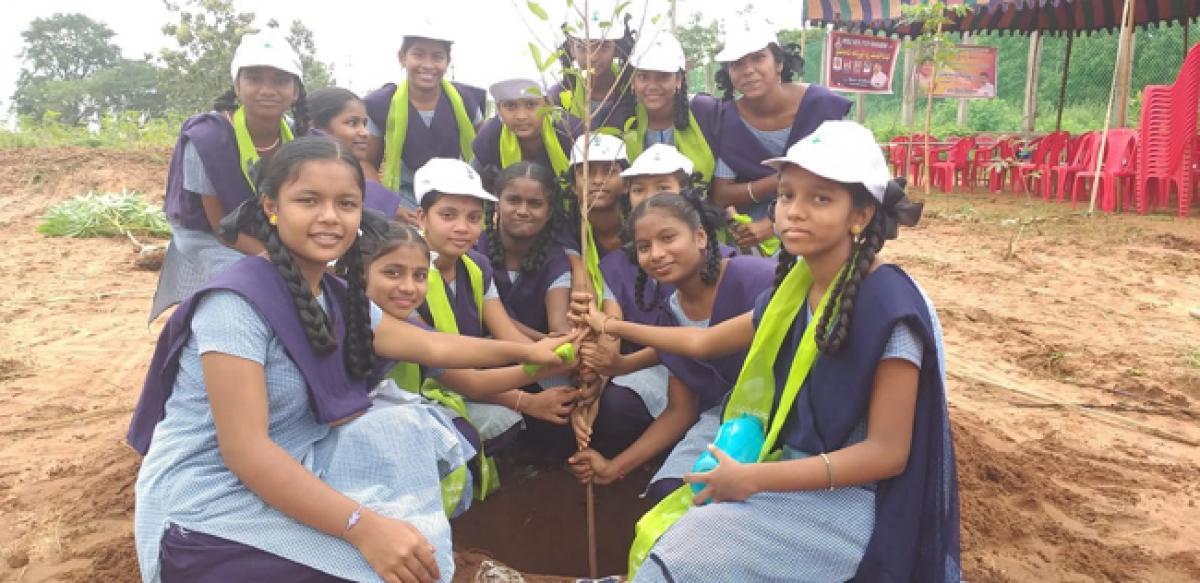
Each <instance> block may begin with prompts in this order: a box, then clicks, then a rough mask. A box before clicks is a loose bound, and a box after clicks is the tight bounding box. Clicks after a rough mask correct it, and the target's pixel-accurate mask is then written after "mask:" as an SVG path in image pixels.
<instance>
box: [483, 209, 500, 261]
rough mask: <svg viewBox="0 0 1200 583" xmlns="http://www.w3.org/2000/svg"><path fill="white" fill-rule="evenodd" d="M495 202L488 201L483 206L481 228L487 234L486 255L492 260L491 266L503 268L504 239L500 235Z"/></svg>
mask: <svg viewBox="0 0 1200 583" xmlns="http://www.w3.org/2000/svg"><path fill="white" fill-rule="evenodd" d="M496 206H497V205H496V204H495V203H488V204H486V205H484V207H483V230H484V233H486V234H487V256H488V260H490V261H491V262H492V266H493V267H495V268H496V269H505V267H504V241H503V240H502V239H501V237H500V225H499V217H497V216H496V213H498V212H499V209H497V208H496Z"/></svg>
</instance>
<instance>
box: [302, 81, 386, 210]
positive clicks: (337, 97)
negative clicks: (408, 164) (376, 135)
mask: <svg viewBox="0 0 1200 583" xmlns="http://www.w3.org/2000/svg"><path fill="white" fill-rule="evenodd" d="M308 109H309V112H310V114H311V115H312V126H313V127H312V130H311V131H310V132H309V133H311V134H318V135H326V136H329V137H331V138H333V139H335V140H337V141H339V142H341V143H342V145H343V146H345V147H346V148H348V149H349V150H350V151H351V152H354V157H355V158H358V162H359V164H360V165H361V166H362V169H363V175H364V176H365V177H366V179H367V192H366V200H365V203H364V205H365V206H366V208H369V209H374V210H377V211H379V212H381V213H383V216H385V217H388V218H392V217H395V216H396V211H397V210H398V209H399V207H400V195H398V194H396V193H395V192H392V191H390V190H388V189H386V188H384V187H383V185H382V184H380V183H379V173H378V172H377V171H376V170H375V166H374V164H372V163H371V162H370V161H369V157H368V156H367V150H368V143H369V140H368V138H369V136H370V133H369V132H368V131H367V125H368V119H367V107H366V105H364V104H363V100H361V99H359V98H358V96H357V95H355V94H354V92H352V91H350V90H348V89H342V88H341V87H326V88H324V89H318V90H316V91H313V93H312V95H309V96H308Z"/></svg>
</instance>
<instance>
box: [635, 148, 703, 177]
mask: <svg viewBox="0 0 1200 583" xmlns="http://www.w3.org/2000/svg"><path fill="white" fill-rule="evenodd" d="M693 168H695V165H694V164H692V161H691V160H690V159H688V157H687V156H684V155H683V154H680V153H679V150H676V149H675V146H669V145H667V144H654V145H653V146H650V147H649V148H646V151H644V152H642V155H641V156H638V157H637V159H636V160H634V161H633V166H630V167H629V169H628V170H625V171H624V172H622V173H621V176H622V177H623V178H633V177H634V176H658V175H662V174H674V173H676V172H679V171H680V170H682V171H683V173H684V174H687V175H689V176H690V175H691V174H692V169H693Z"/></svg>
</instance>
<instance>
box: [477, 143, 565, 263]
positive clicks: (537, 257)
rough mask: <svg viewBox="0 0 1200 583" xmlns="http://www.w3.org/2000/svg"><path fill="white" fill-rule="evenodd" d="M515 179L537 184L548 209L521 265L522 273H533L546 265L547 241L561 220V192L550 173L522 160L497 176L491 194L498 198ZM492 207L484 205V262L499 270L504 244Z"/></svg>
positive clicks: (549, 240)
mask: <svg viewBox="0 0 1200 583" xmlns="http://www.w3.org/2000/svg"><path fill="white" fill-rule="evenodd" d="M518 178H528V179H530V180H533V181H535V182H537V183H538V184H541V185H542V192H543V193H544V194H545V196H546V204H547V205H548V207H549V209H550V216H549V217H548V218H547V219H546V224H545V225H542V230H541V231H539V232H538V234H537V236H536V237H535V238H534V240H533V244H532V245H531V246H530V250H529V254H528V255H526V256H525V259H524V261H522V262H521V272H522V273H537V272H538V271H541V270H542V267H544V266H545V265H546V259H547V255H548V251H549V247H550V245H551V241H552V240H553V238H554V234H555V233H556V232H557V230H558V229H559V225H560V224H562V222H563V220H564V217H563V216H562V212H563V203H562V191H561V190H559V188H558V180H557V179H556V178H555V176H554V172H553V171H551V170H550V169H548V168H546V167H545V166H542V165H541V164H537V163H535V162H529V161H524V160H523V161H521V162H517V163H516V164H513V165H511V166H509V167H507V168H505V169H504V170H502V171H501V172H500V174H499V176H497V177H496V181H495V189H494V190H493V192H495V193H496V196H497V197H499V196H500V194H501V192H502V191H503V190H504V188H505V187H506V186H508V184H509V183H510V182H512V181H513V180H516V179H518ZM496 205H497V203H489V204H488V208H486V209H484V212H483V217H484V218H483V220H484V228H485V230H486V232H487V235H488V239H487V255H488V259H490V260H491V262H492V265H495V266H502V265H504V241H503V239H502V238H501V236H500V229H499V227H500V225H499V224H497V223H496V219H497V217H496Z"/></svg>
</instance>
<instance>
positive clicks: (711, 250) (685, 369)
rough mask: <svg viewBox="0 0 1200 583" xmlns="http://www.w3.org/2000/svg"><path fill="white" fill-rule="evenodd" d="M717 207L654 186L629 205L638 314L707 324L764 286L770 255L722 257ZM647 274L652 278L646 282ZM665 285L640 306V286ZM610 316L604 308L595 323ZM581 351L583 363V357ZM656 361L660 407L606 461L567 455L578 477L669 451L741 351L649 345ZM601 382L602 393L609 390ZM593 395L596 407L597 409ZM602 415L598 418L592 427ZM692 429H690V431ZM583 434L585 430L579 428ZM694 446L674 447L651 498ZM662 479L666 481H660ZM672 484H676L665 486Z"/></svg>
mask: <svg viewBox="0 0 1200 583" xmlns="http://www.w3.org/2000/svg"><path fill="white" fill-rule="evenodd" d="M722 222H723V221H722V220H721V215H720V212H719V211H717V210H716V209H715V208H713V207H711V206H708V205H707V204H706V203H705V202H704V200H703V198H702V197H701V196H699V195H698V194H697V193H694V192H687V193H685V194H682V195H680V194H676V193H671V192H662V193H658V194H655V195H653V196H651V197H650V198H648V199H646V200H645V201H643V202H641V203H640V204H639V205H638V206H637V207H635V208H634V210H633V213H632V214H631V215H630V217H629V221H628V227H629V230H630V231H631V233H632V237H631V239H632V241H633V247H634V250H635V253H636V255H637V261H638V272H637V278H636V283H635V290H634V293H635V301H637V303H638V306H639V308H640V309H641V310H642V311H643V312H652V313H653V315H654V317H655V321H654V322H653V324H654V325H658V326H676V327H685V328H689V329H693V328H708V327H709V326H716V325H719V324H720V323H722V322H724V321H726V320H728V319H730V318H733V317H736V316H739V315H741V314H744V313H749V312H750V310H751V309H752V308H753V307H754V299H755V298H757V297H758V295H759V294H760V293H761V292H762V291H763V290H765V289H768V288H769V287H770V284H771V277H772V273H773V268H772V264H771V262H770V261H768V260H766V259H762V258H758V257H751V256H737V257H733V258H731V259H727V258H723V257H722V255H721V252H720V251H719V250H718V247H717V242H716V231H717V229H718V228H719V227H720V225H721V224H722ZM651 279H653V282H654V283H653V284H650V283H648V282H649V281H650V280H651ZM650 285H653V286H659V285H669V286H671V287H672V288H674V289H673V291H671V292H670V293H669V295H668V296H667V298H666V301H665V302H663V305H661V306H658V305H654V304H657V302H658V299H657V294H650V296H651V297H652V298H655V299H653V300H650V301H651V302H654V304H652V305H647V304H646V300H641V299H638V298H644V297H645V296H646V294H645V290H646V288H647V287H648V286H650ZM613 320H615V318H614V316H612V315H611V314H609V315H606V316H605V319H604V320H602V321H601V324H602V326H601V328H602V334H603V333H604V332H606V331H607V326H604V322H605V321H607V322H608V323H612V321H613ZM587 356H588V355H587V354H586V353H585V356H584V363H585V364H587V363H588V358H587ZM657 357H658V359H659V360H660V361H661V362H662V363H663V364H664V365H665V366H666V368H667V370H668V371H669V372H670V376H669V378H668V383H667V393H668V397H667V405H666V409H665V410H664V411H663V413H662V414H661V415H659V416H658V417H657V418H656V419H655V420H654V421H653V422H652V423H650V425H649V426H648V427H647V428H646V430H645V432H644V433H643V434H642V435H641V436H640V437H638V438H637V440H636V441H634V442H633V443H632V444H631V445H630V446H629V447H628V448H627V449H625V450H624V451H622V452H620V453H619V454H618V455H617V456H616V457H614V458H612V459H608V458H607V457H606V456H604V455H602V453H601V452H597V451H595V450H591V449H589V450H584V451H581V452H580V453H578V454H576V455H575V456H573V457H572V459H571V464H572V465H571V469H572V471H573V472H574V473H575V475H576V476H577V477H578V478H579V479H580V480H581V481H585V482H586V481H588V480H593V481H596V482H597V483H608V482H610V481H612V480H613V479H615V478H617V477H619V476H621V475H623V474H625V473H626V472H629V471H631V470H633V469H634V468H636V467H638V466H640V465H642V464H644V463H646V462H648V461H650V460H652V459H653V458H655V457H656V456H658V455H659V454H661V453H664V452H666V451H668V450H670V449H671V448H672V447H673V446H675V444H676V443H677V442H678V441H679V440H680V438H682V437H683V435H684V433H685V432H687V431H688V430H689V428H692V427H693V425H695V424H696V421H697V415H698V414H699V413H700V412H704V414H705V417H706V418H711V419H714V420H715V419H716V418H717V417H718V416H719V412H720V410H719V406H720V403H721V401H722V399H723V398H724V396H725V395H726V394H727V393H728V392H729V390H730V389H731V388H732V387H733V383H734V381H735V380H736V378H737V373H738V371H739V370H740V369H741V364H742V359H743V358H744V357H745V353H744V352H740V353H734V354H729V355H724V356H722V357H720V358H709V359H705V360H701V359H694V358H688V357H684V356H679V355H675V354H671V353H669V352H665V351H662V350H659V351H657ZM610 389H612V387H609V388H607V389H606V390H605V395H608V394H609V391H610ZM604 402H605V401H604V397H601V409H602V410H603V409H604ZM601 421H602V420H598V423H597V424H598V425H599V423H600V422H601ZM693 431H695V429H693ZM585 435H586V432H585ZM699 453H700V452H699V451H695V452H693V451H685V450H681V449H680V448H678V447H676V449H675V450H674V451H672V452H671V455H670V456H668V457H667V460H666V462H665V463H664V464H663V466H662V468H661V469H660V470H659V472H658V474H657V475H656V476H655V477H654V478H653V479H652V480H651V488H650V494H651V496H653V497H654V498H661V497H662V496H664V495H666V494H667V493H669V492H670V491H671V490H674V489H675V488H674V487H669V486H666V485H661V484H659V482H662V481H664V480H671V481H678V479H679V478H681V477H682V476H683V474H684V473H686V471H687V470H688V469H690V467H691V464H692V463H693V462H694V461H695V458H696V457H697V456H698V455H699ZM668 484H669V482H668ZM673 485H674V486H676V487H677V486H678V483H676V484H673Z"/></svg>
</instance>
